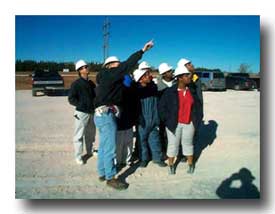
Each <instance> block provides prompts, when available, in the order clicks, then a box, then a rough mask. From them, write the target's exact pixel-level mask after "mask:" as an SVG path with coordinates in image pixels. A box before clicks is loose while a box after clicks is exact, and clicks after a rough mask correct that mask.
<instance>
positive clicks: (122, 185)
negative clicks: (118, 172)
mask: <svg viewBox="0 0 275 214" xmlns="http://www.w3.org/2000/svg"><path fill="white" fill-rule="evenodd" d="M106 184H107V186H109V187H112V188H114V189H116V190H124V189H127V184H125V183H122V182H121V181H119V180H118V179H115V178H113V179H111V180H107V182H106Z"/></svg>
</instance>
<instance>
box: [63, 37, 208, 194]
mask: <svg viewBox="0 0 275 214" xmlns="http://www.w3.org/2000/svg"><path fill="white" fill-rule="evenodd" d="M153 45H154V44H153V42H152V41H149V42H148V43H146V44H145V45H144V47H143V48H142V49H141V50H139V51H137V52H135V53H134V54H132V55H131V56H130V57H129V58H128V59H127V60H126V61H124V62H121V61H120V60H119V59H118V58H117V57H115V56H111V57H108V58H107V59H106V60H105V62H104V64H103V69H102V70H101V71H100V72H99V73H98V74H97V76H96V83H93V82H92V81H91V80H89V78H88V74H89V70H88V65H87V63H86V62H85V61H83V60H79V61H78V62H77V63H76V71H77V72H78V73H79V77H80V78H79V79H77V80H76V81H74V82H73V83H72V85H71V89H70V91H69V95H68V100H69V103H70V104H72V105H74V106H75V107H76V109H75V113H74V117H75V132H74V140H73V141H74V148H75V150H74V151H75V159H76V162H77V163H78V164H83V158H82V156H81V155H82V150H83V144H84V141H85V133H86V131H87V127H88V125H89V124H90V123H92V121H91V120H92V119H93V120H94V124H95V126H96V129H97V131H98V132H97V134H98V138H99V145H98V155H97V156H98V158H97V172H98V175H99V180H100V181H106V184H107V185H108V186H110V187H113V188H115V189H118V190H122V189H126V188H127V185H126V184H125V183H123V182H121V181H119V179H117V178H115V176H116V174H117V167H118V166H121V165H126V164H127V165H131V164H132V162H131V161H132V154H133V149H135V151H138V152H137V153H138V159H139V160H140V165H139V166H140V167H146V166H147V164H148V163H149V161H151V160H152V162H153V163H155V164H157V165H158V166H159V167H166V166H167V164H166V163H165V160H166V159H168V167H169V174H175V173H176V166H175V161H176V158H177V156H178V153H179V148H181V152H182V155H183V156H184V157H186V159H187V163H188V171H187V173H193V172H194V169H195V164H194V158H193V154H194V142H195V141H196V138H197V136H198V128H199V126H200V123H201V121H202V118H203V97H202V91H201V85H200V84H201V83H200V80H199V79H198V76H197V75H196V74H195V73H194V71H195V69H194V66H193V65H192V63H191V61H189V60H187V59H181V60H180V61H179V62H178V64H177V68H176V69H175V72H173V68H172V67H171V66H169V65H168V64H167V63H162V64H160V65H159V69H158V71H159V77H158V78H157V79H156V80H155V79H153V77H152V73H151V71H152V69H151V66H150V65H149V64H148V63H147V62H145V61H143V62H141V63H140V64H139V65H138V68H137V69H135V68H136V66H137V64H138V61H139V60H140V59H141V58H142V56H143V54H144V53H145V52H147V51H148V50H150V49H151V48H152V47H153ZM134 69H135V70H134ZM133 70H134V71H133ZM155 82H156V83H155ZM134 129H135V130H136V141H135V143H133V138H134V132H133V130H134ZM86 145H87V143H86ZM134 147H135V148H134ZM86 149H87V154H88V155H92V149H91V148H86Z"/></svg>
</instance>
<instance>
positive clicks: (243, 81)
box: [226, 75, 254, 90]
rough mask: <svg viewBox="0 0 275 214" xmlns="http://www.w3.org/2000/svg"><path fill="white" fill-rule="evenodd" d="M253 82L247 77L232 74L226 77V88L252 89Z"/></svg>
mask: <svg viewBox="0 0 275 214" xmlns="http://www.w3.org/2000/svg"><path fill="white" fill-rule="evenodd" d="M253 87H254V86H253V83H252V81H251V80H249V79H248V78H246V77H240V76H231V75H228V76H227V77H226V88H227V89H234V90H252V89H253Z"/></svg>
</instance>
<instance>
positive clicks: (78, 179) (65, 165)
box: [15, 90, 260, 199]
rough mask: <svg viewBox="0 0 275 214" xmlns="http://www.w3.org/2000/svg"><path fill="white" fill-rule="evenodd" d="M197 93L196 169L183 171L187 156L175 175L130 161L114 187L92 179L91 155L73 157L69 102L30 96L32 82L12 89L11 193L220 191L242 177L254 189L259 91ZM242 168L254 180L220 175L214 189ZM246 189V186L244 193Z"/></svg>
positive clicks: (210, 195)
mask: <svg viewBox="0 0 275 214" xmlns="http://www.w3.org/2000/svg"><path fill="white" fill-rule="evenodd" d="M203 95H204V112H205V117H204V124H203V125H202V127H201V132H200V142H199V143H198V145H196V146H197V148H198V149H197V150H198V151H197V152H198V155H199V158H198V161H197V164H196V169H195V173H194V174H193V175H188V174H187V173H186V169H187V164H186V163H179V165H178V167H177V174H176V175H168V168H160V167H158V166H156V165H154V164H152V163H149V165H148V167H147V168H139V167H138V164H136V165H134V166H132V167H130V168H129V167H128V168H127V167H126V168H124V169H123V170H122V171H120V172H119V176H120V178H121V179H123V180H124V181H125V182H127V183H128V184H129V187H128V189H127V190H125V191H116V190H113V189H111V188H109V187H107V186H106V185H105V183H101V182H99V181H98V179H97V173H96V161H97V158H96V157H92V158H90V159H89V160H88V161H87V163H86V164H85V165H83V166H78V165H76V164H75V161H74V158H73V143H72V136H73V129H74V119H73V111H74V108H73V106H70V105H69V104H68V102H67V97H66V96H56V97H47V96H41V97H32V96H31V90H17V91H16V97H15V99H16V169H15V170H16V190H15V191H16V194H15V195H16V198H24V199H39V198H51V199H54V198H74V199H76V198H85V199H89V198H93V199H99V198H121V199H130V198H157V199H158V198H161V199H170V198H171V199H172V198H182V199H218V198H223V197H226V196H228V194H230V193H232V194H233V196H236V194H237V195H238V191H239V192H241V193H243V188H242V187H241V185H245V186H246V190H247V189H248V190H249V188H250V189H251V190H252V189H254V190H255V189H257V190H258V191H260V93H259V92H257V91H232V90H228V91H226V92H204V94H203ZM241 168H246V169H248V170H249V171H250V173H251V174H252V175H253V176H254V177H255V179H254V180H253V182H252V183H249V182H250V181H249V179H244V178H243V177H242V176H239V178H240V179H236V180H235V181H234V182H233V183H232V185H230V186H228V187H227V186H224V184H225V183H223V186H222V187H223V188H222V191H220V193H219V194H217V193H216V191H217V189H218V188H219V187H221V184H222V182H223V181H224V180H225V179H227V178H229V177H230V176H231V175H232V174H234V173H237V172H239V170H240V169H241ZM246 175H248V174H246ZM246 178H248V176H246ZM233 188H234V189H233ZM248 192H249V191H248ZM234 194H235V195H234ZM251 195H253V192H252V191H251V192H250V193H248V195H247V196H248V197H249V196H251Z"/></svg>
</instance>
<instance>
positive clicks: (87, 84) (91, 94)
mask: <svg viewBox="0 0 275 214" xmlns="http://www.w3.org/2000/svg"><path fill="white" fill-rule="evenodd" d="M94 98H95V84H94V83H93V81H91V80H85V79H84V78H81V77H80V78H79V79H77V80H75V81H74V82H73V83H72V85H71V88H70V90H69V95H68V100H69V103H70V104H71V105H73V106H75V107H76V110H77V111H81V112H84V113H93V112H94Z"/></svg>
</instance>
